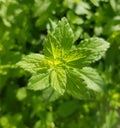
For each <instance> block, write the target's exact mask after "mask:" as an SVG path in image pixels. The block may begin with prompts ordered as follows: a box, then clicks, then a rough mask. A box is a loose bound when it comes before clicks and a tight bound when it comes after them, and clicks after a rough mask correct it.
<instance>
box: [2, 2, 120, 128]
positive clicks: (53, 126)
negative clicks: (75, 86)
mask: <svg viewBox="0 0 120 128" xmlns="http://www.w3.org/2000/svg"><path fill="white" fill-rule="evenodd" d="M62 17H67V19H68V21H69V23H70V25H71V27H72V29H73V31H74V34H75V41H76V44H77V43H79V42H80V41H81V40H82V39H85V38H89V37H92V36H98V37H102V38H104V39H105V40H107V41H109V42H110V48H109V50H108V51H107V53H106V55H105V57H104V58H102V59H101V60H100V61H98V62H96V63H95V64H93V65H91V66H92V67H94V68H96V69H97V71H98V72H99V74H100V75H101V76H102V78H103V79H104V81H105V83H106V88H105V93H104V94H99V95H97V96H96V98H95V99H93V100H78V99H75V98H73V97H71V96H69V95H67V94H66V95H63V96H59V97H58V96H56V95H55V94H54V93H53V92H52V91H51V90H49V89H46V90H44V91H36V92H34V91H30V90H27V89H26V85H27V82H28V79H29V77H30V74H29V73H28V72H25V71H23V70H22V69H19V68H17V67H16V65H15V64H16V63H17V62H18V61H20V59H21V57H22V55H26V54H29V53H32V52H34V53H42V52H43V47H42V44H43V42H44V38H45V37H46V35H47V32H48V31H52V30H53V29H54V28H55V27H56V25H57V23H58V21H59V20H60V19H61V18H62ZM119 55H120V0H0V128H120V70H119V69H120V57H119Z"/></svg>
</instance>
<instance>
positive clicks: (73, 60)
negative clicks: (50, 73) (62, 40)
mask: <svg viewBox="0 0 120 128" xmlns="http://www.w3.org/2000/svg"><path fill="white" fill-rule="evenodd" d="M84 57H85V56H84V53H81V51H80V50H79V49H77V50H73V51H70V52H68V54H66V55H65V56H64V61H65V62H66V64H67V65H68V66H71V67H76V65H79V67H80V66H82V65H80V63H81V61H82V60H83V58H84Z"/></svg>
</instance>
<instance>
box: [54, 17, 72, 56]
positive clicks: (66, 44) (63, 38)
mask: <svg viewBox="0 0 120 128" xmlns="http://www.w3.org/2000/svg"><path fill="white" fill-rule="evenodd" d="M54 36H55V37H56V39H57V40H58V41H59V43H60V45H61V47H62V54H63V55H64V54H65V53H66V51H67V50H70V49H71V47H72V44H73V39H74V35H73V31H72V29H71V27H70V25H69V23H68V21H67V19H66V18H62V19H61V21H60V22H59V23H58V26H57V27H56V29H55V31H54Z"/></svg>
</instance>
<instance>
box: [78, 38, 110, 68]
mask: <svg viewBox="0 0 120 128" xmlns="http://www.w3.org/2000/svg"><path fill="white" fill-rule="evenodd" d="M78 48H79V50H80V51H81V54H83V56H84V58H83V59H82V60H81V61H80V62H79V64H78V65H77V67H79V65H84V66H86V65H88V64H90V63H92V62H95V61H97V60H99V59H101V58H102V57H103V56H104V54H105V52H106V51H107V49H108V48H109V43H108V42H107V41H105V40H103V39H101V38H97V37H94V38H90V39H85V40H83V41H82V42H80V44H79V45H78Z"/></svg>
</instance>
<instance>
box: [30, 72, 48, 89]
mask: <svg viewBox="0 0 120 128" xmlns="http://www.w3.org/2000/svg"><path fill="white" fill-rule="evenodd" d="M48 86H49V74H48V73H46V74H45V73H43V74H35V75H33V76H32V77H31V78H30V80H29V82H28V89H31V90H35V91H37V90H42V89H45V88H47V87H48Z"/></svg>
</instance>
